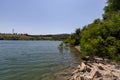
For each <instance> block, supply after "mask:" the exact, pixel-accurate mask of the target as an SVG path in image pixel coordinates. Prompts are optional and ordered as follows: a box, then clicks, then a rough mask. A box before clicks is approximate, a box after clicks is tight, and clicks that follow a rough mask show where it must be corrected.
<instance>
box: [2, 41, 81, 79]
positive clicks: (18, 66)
mask: <svg viewBox="0 0 120 80" xmlns="http://www.w3.org/2000/svg"><path fill="white" fill-rule="evenodd" d="M60 43H61V41H0V80H56V79H55V75H56V73H59V72H61V71H64V70H65V69H67V67H68V66H70V65H72V64H74V63H76V62H77V61H79V59H78V57H77V56H76V55H75V54H74V53H73V52H71V49H70V48H68V47H65V48H58V46H59V44H60Z"/></svg>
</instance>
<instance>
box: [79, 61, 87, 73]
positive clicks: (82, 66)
mask: <svg viewBox="0 0 120 80" xmlns="http://www.w3.org/2000/svg"><path fill="white" fill-rule="evenodd" d="M85 68H86V65H85V63H83V62H82V63H81V68H80V71H83V70H85Z"/></svg>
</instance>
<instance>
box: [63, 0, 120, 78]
mask: <svg viewBox="0 0 120 80" xmlns="http://www.w3.org/2000/svg"><path fill="white" fill-rule="evenodd" d="M119 4H120V0H107V6H105V8H104V12H105V13H104V14H103V18H102V19H95V20H94V21H93V22H92V23H91V24H88V25H86V26H84V27H83V28H82V29H80V28H78V29H76V31H75V32H74V33H72V34H71V35H70V36H69V38H67V39H65V40H64V43H66V44H69V45H70V46H75V48H76V49H77V50H78V51H80V54H81V56H82V59H83V62H81V64H80V65H78V66H76V68H74V70H73V71H72V72H71V74H70V73H69V75H67V76H68V80H120V64H119V63H120V5H119ZM76 46H77V47H76ZM78 46H80V48H79V49H78Z"/></svg>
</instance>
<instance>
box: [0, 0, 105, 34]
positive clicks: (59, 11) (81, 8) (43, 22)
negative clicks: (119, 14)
mask: <svg viewBox="0 0 120 80" xmlns="http://www.w3.org/2000/svg"><path fill="white" fill-rule="evenodd" d="M105 5H106V0H0V32H1V33H11V32H12V28H14V29H15V32H16V33H28V34H59V33H71V32H74V30H75V29H76V28H82V26H84V25H87V24H89V23H91V22H92V21H93V20H94V19H96V18H102V14H103V13H104V11H103V8H104V6H105Z"/></svg>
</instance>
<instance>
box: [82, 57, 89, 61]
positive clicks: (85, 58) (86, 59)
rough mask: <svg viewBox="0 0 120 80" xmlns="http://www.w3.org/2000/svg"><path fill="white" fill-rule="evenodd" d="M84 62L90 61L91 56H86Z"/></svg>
mask: <svg viewBox="0 0 120 80" xmlns="http://www.w3.org/2000/svg"><path fill="white" fill-rule="evenodd" d="M82 60H85V61H88V60H90V57H89V56H85V57H83V58H82Z"/></svg>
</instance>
